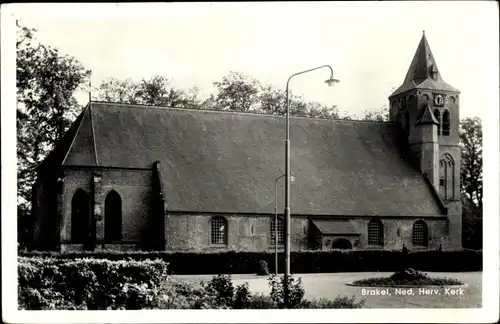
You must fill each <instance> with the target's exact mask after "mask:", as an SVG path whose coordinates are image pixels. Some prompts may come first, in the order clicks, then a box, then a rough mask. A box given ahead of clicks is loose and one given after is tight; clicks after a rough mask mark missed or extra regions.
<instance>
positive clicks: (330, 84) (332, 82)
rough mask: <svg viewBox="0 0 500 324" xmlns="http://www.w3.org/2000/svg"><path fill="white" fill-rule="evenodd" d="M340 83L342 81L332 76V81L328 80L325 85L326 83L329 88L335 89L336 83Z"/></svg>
mask: <svg viewBox="0 0 500 324" xmlns="http://www.w3.org/2000/svg"><path fill="white" fill-rule="evenodd" d="M339 82H340V80H338V79H334V78H333V75H332V76H330V79H328V80H326V81H325V83H326V84H328V86H329V87H333V85H334V84H335V83H339Z"/></svg>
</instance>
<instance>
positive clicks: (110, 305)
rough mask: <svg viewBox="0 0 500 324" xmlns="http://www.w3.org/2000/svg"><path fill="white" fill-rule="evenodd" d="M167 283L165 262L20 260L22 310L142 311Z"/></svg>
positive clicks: (19, 275) (19, 289) (20, 299)
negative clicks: (153, 290)
mask: <svg viewBox="0 0 500 324" xmlns="http://www.w3.org/2000/svg"><path fill="white" fill-rule="evenodd" d="M166 279H167V263H165V262H164V261H162V260H155V261H151V260H146V261H125V260H122V261H109V260H104V259H101V260H99V259H76V260H64V259H53V258H25V257H20V258H19V259H18V282H19V285H18V298H19V306H20V308H22V309H32V310H38V309H91V310H96V309H118V308H126V309H140V308H142V307H143V306H144V304H145V303H146V304H147V302H148V300H150V299H151V298H150V296H149V295H147V294H144V292H146V291H150V290H151V289H156V288H157V287H159V286H160V285H161V284H163V282H164V281H165V280H166Z"/></svg>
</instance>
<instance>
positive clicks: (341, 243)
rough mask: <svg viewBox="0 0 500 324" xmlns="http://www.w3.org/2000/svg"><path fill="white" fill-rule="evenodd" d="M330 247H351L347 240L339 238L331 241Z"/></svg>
mask: <svg viewBox="0 0 500 324" xmlns="http://www.w3.org/2000/svg"><path fill="white" fill-rule="evenodd" d="M332 249H352V244H351V242H349V240H346V239H343V238H339V239H336V240H335V241H333V243H332Z"/></svg>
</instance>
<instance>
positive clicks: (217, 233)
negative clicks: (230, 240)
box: [211, 216, 227, 244]
mask: <svg viewBox="0 0 500 324" xmlns="http://www.w3.org/2000/svg"><path fill="white" fill-rule="evenodd" d="M211 242H212V244H227V221H226V219H225V218H224V217H220V216H216V217H214V218H212V225H211Z"/></svg>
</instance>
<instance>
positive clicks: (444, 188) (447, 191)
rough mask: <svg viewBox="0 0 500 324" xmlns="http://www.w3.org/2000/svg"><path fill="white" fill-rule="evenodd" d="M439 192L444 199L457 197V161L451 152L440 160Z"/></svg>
mask: <svg viewBox="0 0 500 324" xmlns="http://www.w3.org/2000/svg"><path fill="white" fill-rule="evenodd" d="M439 193H440V195H441V197H442V198H443V199H453V198H454V197H455V161H454V160H453V158H452V157H451V156H450V155H449V154H445V155H444V157H443V158H442V159H441V160H440V161H439Z"/></svg>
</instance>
